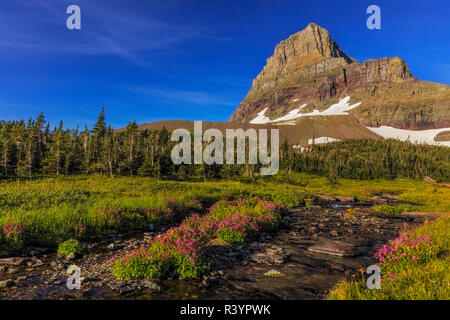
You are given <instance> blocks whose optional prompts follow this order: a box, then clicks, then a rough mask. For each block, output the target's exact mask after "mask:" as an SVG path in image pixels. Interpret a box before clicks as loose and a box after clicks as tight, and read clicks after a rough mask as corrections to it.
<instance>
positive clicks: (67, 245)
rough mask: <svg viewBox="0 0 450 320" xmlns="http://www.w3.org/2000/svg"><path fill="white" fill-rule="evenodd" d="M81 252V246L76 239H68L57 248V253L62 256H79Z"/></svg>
mask: <svg viewBox="0 0 450 320" xmlns="http://www.w3.org/2000/svg"><path fill="white" fill-rule="evenodd" d="M83 250H84V248H83V246H82V245H81V243H80V242H79V241H78V240H76V239H69V240H67V241H64V242H63V243H61V244H60V245H59V246H58V253H59V254H61V255H63V256H68V255H69V254H71V253H73V254H80V253H82V252H83Z"/></svg>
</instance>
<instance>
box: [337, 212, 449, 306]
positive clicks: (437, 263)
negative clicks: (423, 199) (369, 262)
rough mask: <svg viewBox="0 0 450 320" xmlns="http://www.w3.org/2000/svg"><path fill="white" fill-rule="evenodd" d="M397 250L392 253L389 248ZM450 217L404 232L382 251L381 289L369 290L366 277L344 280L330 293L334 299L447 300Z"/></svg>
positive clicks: (363, 275) (380, 265)
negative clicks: (384, 251)
mask: <svg viewBox="0 0 450 320" xmlns="http://www.w3.org/2000/svg"><path fill="white" fill-rule="evenodd" d="M391 248H393V249H394V252H393V253H392V254H391V253H390V251H391V250H390V249H391ZM449 249H450V216H449V215H448V214H447V215H444V216H441V217H440V218H439V219H437V220H436V221H434V222H432V223H425V225H424V226H422V227H419V228H417V229H416V230H414V231H412V232H409V233H408V234H403V235H401V236H400V237H399V238H397V239H396V240H394V241H392V242H391V243H390V244H388V245H387V246H386V254H384V253H383V252H382V250H383V248H381V253H379V255H378V258H379V259H380V260H382V261H380V262H379V267H380V269H381V272H382V283H381V288H380V289H372V290H369V289H367V287H366V283H365V281H366V277H365V274H364V272H363V270H361V274H360V275H358V276H354V278H353V280H349V281H347V280H346V281H342V282H340V283H338V284H337V285H336V287H335V288H334V290H332V291H331V293H330V297H329V298H330V299H332V300H448V299H450V275H449V273H448V271H449V270H450V256H449Z"/></svg>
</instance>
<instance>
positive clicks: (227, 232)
mask: <svg viewBox="0 0 450 320" xmlns="http://www.w3.org/2000/svg"><path fill="white" fill-rule="evenodd" d="M217 238H219V239H220V240H222V241H223V242H225V243H229V244H240V243H244V238H245V235H244V233H242V232H240V231H238V230H233V229H231V228H222V229H220V230H219V232H218V233H217Z"/></svg>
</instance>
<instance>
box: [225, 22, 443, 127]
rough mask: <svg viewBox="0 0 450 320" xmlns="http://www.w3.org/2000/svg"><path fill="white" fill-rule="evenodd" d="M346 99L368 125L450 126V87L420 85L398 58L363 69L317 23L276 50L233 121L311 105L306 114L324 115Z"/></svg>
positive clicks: (372, 62)
mask: <svg viewBox="0 0 450 320" xmlns="http://www.w3.org/2000/svg"><path fill="white" fill-rule="evenodd" d="M344 95H350V96H351V98H352V103H354V102H360V101H361V102H362V103H361V105H360V106H359V107H358V108H356V109H354V110H352V113H353V114H354V115H355V116H356V117H357V119H358V120H359V121H360V122H361V123H363V124H365V125H368V126H379V125H390V126H395V127H397V128H403V129H425V128H439V127H446V126H447V127H448V126H450V87H449V86H445V85H439V84H434V83H430V82H423V81H419V80H418V79H416V78H415V77H414V76H413V75H412V74H411V73H410V71H409V68H408V65H407V64H406V62H405V61H404V60H403V59H400V58H398V57H393V58H382V59H374V60H367V61H365V62H364V63H362V64H360V63H359V62H358V61H356V60H354V59H352V58H350V57H349V56H347V55H346V54H345V53H344V52H343V51H342V50H341V49H340V48H339V46H338V45H337V44H336V42H334V41H333V40H332V39H331V37H330V34H329V33H328V31H327V30H325V29H323V28H321V27H319V26H318V25H316V24H314V23H311V24H309V25H308V26H307V27H306V29H304V30H302V31H300V32H298V33H296V34H294V35H292V36H290V37H289V38H288V39H286V40H284V41H282V42H280V43H279V44H278V45H277V46H276V48H275V52H274V54H273V56H272V57H270V58H269V59H268V60H267V64H266V66H265V67H264V69H263V70H262V72H261V73H260V74H259V75H258V76H257V77H256V78H255V80H254V81H253V86H252V88H251V89H250V91H249V93H248V95H247V97H246V98H245V99H244V100H243V101H242V102H241V104H240V105H239V107H238V108H237V109H236V111H235V112H234V113H233V115H232V116H231V117H230V120H229V121H238V122H248V121H250V120H251V119H253V118H254V117H255V116H256V115H257V113H258V112H260V111H261V110H263V109H265V108H267V111H266V114H265V115H266V116H268V117H270V118H272V117H277V116H280V115H284V114H286V113H287V112H288V111H290V110H292V109H294V108H298V107H299V106H300V105H302V104H305V103H306V104H307V107H306V109H305V111H308V110H309V111H312V110H313V109H318V110H323V109H324V108H326V107H328V106H330V105H331V104H332V103H335V102H336V101H337V100H338V98H339V97H343V96H344Z"/></svg>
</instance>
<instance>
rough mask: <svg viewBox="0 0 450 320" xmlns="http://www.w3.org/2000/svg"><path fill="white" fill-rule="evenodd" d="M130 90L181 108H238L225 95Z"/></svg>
mask: <svg viewBox="0 0 450 320" xmlns="http://www.w3.org/2000/svg"><path fill="white" fill-rule="evenodd" d="M128 90H130V91H132V92H135V93H138V94H141V95H144V96H146V97H148V98H153V99H157V100H160V101H162V102H165V103H170V104H174V103H176V104H179V105H180V106H186V105H191V106H192V105H196V106H200V107H211V106H236V101H231V100H229V99H228V98H227V97H225V96H223V95H219V94H212V93H209V92H203V91H189V90H176V89H169V88H158V87H152V86H134V87H129V88H128Z"/></svg>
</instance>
